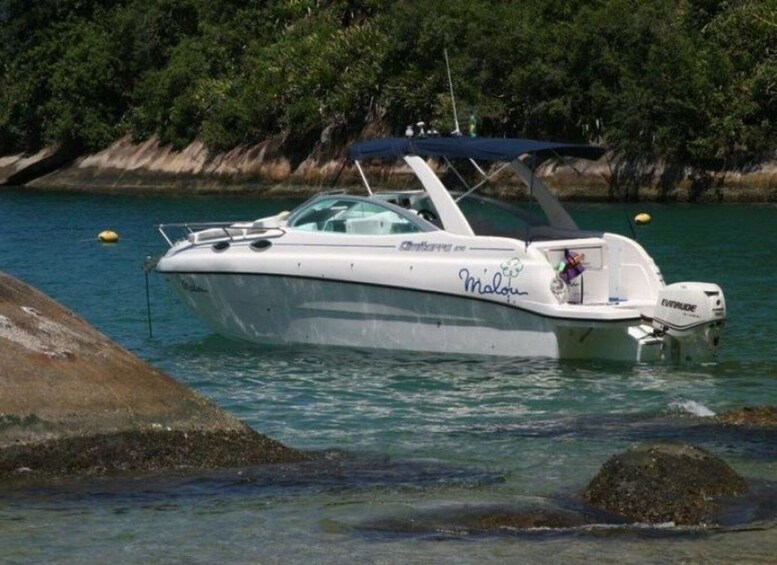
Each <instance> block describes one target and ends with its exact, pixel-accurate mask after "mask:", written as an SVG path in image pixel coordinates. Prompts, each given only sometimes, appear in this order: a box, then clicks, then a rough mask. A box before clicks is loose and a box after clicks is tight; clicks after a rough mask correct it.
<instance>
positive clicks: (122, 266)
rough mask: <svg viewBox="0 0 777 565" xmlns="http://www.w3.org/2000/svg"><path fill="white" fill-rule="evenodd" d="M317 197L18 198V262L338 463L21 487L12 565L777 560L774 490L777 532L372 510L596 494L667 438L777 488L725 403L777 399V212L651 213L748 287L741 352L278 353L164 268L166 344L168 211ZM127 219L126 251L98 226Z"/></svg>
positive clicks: (587, 219) (147, 349)
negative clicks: (629, 456)
mask: <svg viewBox="0 0 777 565" xmlns="http://www.w3.org/2000/svg"><path fill="white" fill-rule="evenodd" d="M293 204H294V203H293V202H290V201H258V200H251V199H236V198H232V199H228V198H223V197H159V196H155V197H148V196H143V197H140V196H137V197H122V196H99V195H75V194H59V193H34V192H33V193H28V192H24V191H9V190H4V191H1V192H0V221H1V222H2V225H3V230H2V232H1V233H2V235H0V243H1V245H0V268H1V269H2V270H4V271H6V272H8V273H10V274H12V275H15V276H17V277H19V278H21V279H23V280H25V281H27V282H29V283H31V284H33V285H35V286H37V287H38V288H40V289H41V290H43V291H44V292H47V293H48V294H50V295H51V296H53V297H54V298H55V299H57V300H59V301H60V302H62V303H64V304H65V305H67V306H68V307H70V308H71V309H73V310H74V311H75V312H77V313H78V314H80V315H81V316H83V317H84V318H86V319H87V320H88V321H90V322H91V323H92V324H94V325H95V326H96V327H98V328H99V329H100V330H101V331H103V332H104V333H106V334H107V335H108V336H109V337H111V338H112V339H114V340H116V341H117V342H119V343H120V344H121V345H123V346H124V347H126V348H128V349H130V350H131V351H133V352H134V353H136V354H138V355H139V356H141V357H142V358H144V359H146V360H148V361H149V362H150V363H152V364H154V365H155V366H157V367H159V368H161V369H162V370H164V371H166V372H168V373H170V374H171V375H173V376H174V377H175V378H177V379H179V380H181V381H182V382H184V383H185V384H187V385H188V386H190V387H192V388H194V389H196V390H198V391H199V392H201V393H202V394H204V395H205V396H207V397H208V398H210V399H211V400H213V401H214V402H215V403H216V404H218V405H219V406H221V407H223V408H224V409H226V410H228V411H229V412H231V413H233V414H235V415H237V416H238V417H240V418H242V419H243V420H245V421H246V422H248V423H249V424H250V425H252V426H254V427H255V428H256V429H258V430H260V431H262V432H264V433H266V434H268V435H270V436H272V437H274V438H277V439H279V440H281V441H284V442H286V443H288V444H290V445H292V446H295V447H299V448H301V449H305V450H310V451H311V452H314V453H316V454H319V455H321V457H322V458H321V459H320V460H319V461H317V462H316V463H314V464H306V465H299V466H287V467H283V466H280V467H276V468H272V469H269V468H257V469H243V470H232V471H225V472H219V473H214V474H209V475H205V476H198V477H187V476H170V477H161V478H160V477H133V478H129V479H122V480H119V481H116V480H107V479H106V480H101V481H91V482H88V483H84V482H79V481H66V480H65V481H61V482H59V483H57V484H55V485H47V486H40V487H28V488H27V489H25V490H21V491H19V490H13V489H10V490H9V489H6V490H5V492H2V493H0V524H2V527H1V528H0V548H2V550H0V557H2V560H3V561H4V562H8V563H29V562H31V561H56V562H63V563H78V562H85V561H93V562H108V561H116V560H120V561H122V562H126V561H129V562H145V561H153V562H163V563H164V562H170V563H180V562H186V563H205V562H208V563H210V562H215V561H219V562H235V563H241V562H245V563H256V562H262V563H287V562H317V563H319V562H331V563H343V562H367V563H372V562H381V563H409V562H413V563H431V562H445V563H484V562H517V561H528V562H532V563H534V562H537V563H542V562H554V563H557V562H586V563H590V562H600V563H602V562H603V563H607V562H613V563H616V562H617V563H628V562H633V563H652V562H655V563H665V562H667V561H689V562H696V561H704V562H734V561H736V562H751V563H772V562H773V560H774V555H777V535H775V531H774V529H773V528H771V527H770V524H771V523H770V522H769V519H770V516H772V514H771V512H772V507H773V505H772V506H770V504H772V503H771V502H767V503H764V504H762V505H761V506H760V507H757V508H759V509H758V510H753V511H752V512H755V513H757V512H760V513H761V514H758V516H760V518H761V522H759V523H760V524H761V527H758V528H752V529H742V528H738V529H737V528H734V529H726V530H721V531H714V532H705V533H704V534H703V535H679V536H665V535H652V534H651V535H638V534H635V533H634V530H629V531H628V532H624V531H623V530H617V531H614V532H609V533H603V532H602V531H599V530H598V531H597V532H595V533H591V532H590V531H588V532H587V533H585V535H582V534H580V532H577V533H573V534H570V533H569V532H568V533H567V534H564V535H546V536H539V537H538V536H482V535H469V534H467V533H466V532H463V533H462V532H460V533H459V534H457V535H443V536H441V535H434V536H426V535H410V536H408V535H406V534H402V533H401V532H394V533H392V532H388V533H387V532H381V533H380V535H377V534H375V533H373V534H370V533H369V532H367V530H365V529H364V525H365V524H371V523H376V522H379V521H381V520H384V519H387V518H391V517H397V516H398V517H404V518H403V519H405V518H408V517H409V518H410V519H415V518H417V517H423V516H434V517H437V516H440V515H443V516H444V515H445V513H446V512H451V513H454V512H458V511H459V510H460V509H461V508H474V507H479V506H478V505H517V506H521V505H526V504H562V505H563V504H567V505H568V504H572V505H574V504H577V502H575V501H576V500H577V498H576V497H577V493H579V492H580V491H581V490H582V488H584V486H585V485H586V483H587V482H588V481H589V480H590V478H591V477H592V476H593V475H594V474H595V473H596V471H597V470H598V468H599V466H600V465H601V464H602V463H603V462H604V461H605V460H606V459H607V457H609V456H610V455H611V454H612V453H614V452H616V451H619V450H621V449H624V448H625V447H627V446H628V445H630V444H631V443H633V442H635V441H641V440H647V439H670V440H671V439H680V440H685V441H691V442H693V443H696V444H699V445H701V446H703V447H705V448H707V449H709V450H711V451H713V452H714V453H716V454H718V455H721V456H723V457H724V458H725V459H726V460H727V461H728V462H729V463H730V464H731V465H732V466H734V467H735V468H736V469H737V470H738V471H740V472H742V473H744V474H745V475H746V476H748V478H750V479H751V481H752V482H753V484H754V485H756V487H757V490H758V492H759V493H766V494H764V497H765V498H764V499H765V500H767V501H770V500H773V498H774V496H773V491H774V486H773V485H774V484H775V483H777V464H776V463H775V462H776V461H777V440H775V434H773V433H765V432H761V431H757V430H735V429H730V428H724V427H721V426H718V425H716V424H715V423H714V421H713V420H712V419H711V418H710V417H709V415H710V414H713V413H718V412H721V411H723V410H726V409H728V408H732V407H739V406H742V405H753V404H764V403H772V404H775V403H777V348H775V337H774V336H775V335H777V316H775V313H777V297H775V293H773V292H772V287H773V286H774V284H773V282H774V277H775V275H774V270H773V269H771V268H770V267H769V266H770V265H774V264H777V250H775V248H774V247H773V246H769V245H767V243H768V242H771V241H773V240H774V229H773V226H774V225H775V220H777V209H776V208H775V207H773V206H755V205H747V206H745V205H742V206H740V205H727V206H683V205H676V206H662V205H649V206H640V208H639V210H640V211H641V210H645V211H647V212H649V213H650V214H651V215H652V216H653V218H654V220H653V223H652V224H650V225H649V226H647V227H645V228H641V229H640V230H639V232H638V235H639V238H640V242H641V243H642V244H643V245H644V246H645V247H646V249H647V250H648V252H650V253H651V254H652V255H653V256H654V258H655V259H656V261H657V262H658V264H659V266H660V267H661V268H662V271H663V274H664V277H665V278H666V279H667V281H668V282H676V281H681V280H710V281H714V282H717V283H719V284H720V285H721V286H722V287H723V289H724V291H725V293H726V298H727V301H728V306H729V314H730V320H729V322H728V324H727V327H726V332H725V340H724V345H723V348H722V351H721V355H720V359H719V360H718V362H717V363H712V364H709V365H705V366H699V367H669V366H649V365H630V364H614V363H603V362H557V361H551V360H544V359H530V360H525V359H497V358H472V357H455V356H441V355H419V354H406V353H405V354H392V353H386V352H371V351H363V350H352V349H337V348H329V349H327V348H303V347H255V346H249V345H244V344H241V343H236V342H232V341H229V340H226V339H223V338H221V337H218V336H215V335H212V334H211V333H210V332H209V331H208V330H207V329H205V328H204V327H203V326H202V325H201V324H200V323H199V322H198V321H197V320H196V319H194V318H193V317H192V316H191V315H190V314H189V313H188V312H187V311H186V310H185V309H184V308H183V306H182V305H181V304H179V303H177V302H176V301H175V300H174V298H173V296H172V295H171V293H170V292H169V291H168V289H166V288H165V286H164V284H163V282H162V281H161V280H159V279H157V278H152V280H151V291H152V305H153V323H154V326H153V327H154V337H153V338H151V339H150V338H149V337H148V335H147V328H146V311H145V296H144V280H143V273H142V271H141V269H140V264H141V261H142V259H143V257H144V256H145V255H153V254H158V253H161V252H163V251H164V249H165V245H164V243H163V242H162V240H161V238H159V237H158V235H157V234H156V233H155V231H154V228H153V226H154V224H157V223H160V222H174V221H185V220H200V221H207V220H220V219H250V218H253V217H259V216H262V215H265V214H267V213H270V212H274V211H278V210H281V209H288V208H290V207H291V206H293ZM571 208H572V210H571V211H572V214H573V215H574V216H575V217H576V219H577V220H578V221H579V223H580V224H581V226H582V227H584V228H604V229H607V230H610V231H615V232H618V233H628V224H627V222H626V218H627V217H628V216H633V215H634V213H635V212H636V211H638V209H637V208H636V207H633V206H626V205H623V206H618V205H574V206H571ZM246 211H248V212H246ZM108 228H110V229H114V230H115V231H117V232H118V233H119V234H120V236H121V240H120V242H119V244H117V245H114V246H109V245H101V244H98V243H97V242H96V241H95V237H96V234H97V233H98V232H99V231H101V230H103V229H108ZM770 493H772V494H770ZM559 501H562V502H559ZM564 501H565V502H564ZM748 508H750V507H748ZM748 511H750V510H748ZM743 512H744V510H743ZM764 525H765V526H764ZM764 527H765V528H766V529H764Z"/></svg>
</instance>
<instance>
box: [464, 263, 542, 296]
mask: <svg viewBox="0 0 777 565" xmlns="http://www.w3.org/2000/svg"><path fill="white" fill-rule="evenodd" d="M459 279H460V280H463V281H464V292H469V293H471V294H479V295H486V294H496V295H498V296H505V297H507V300H508V302H509V301H510V297H512V296H523V295H526V294H529V293H528V292H524V291H521V290H519V289H517V288H515V287H513V286H511V285H512V277H505V276H504V275H502V273H500V272H496V273H494V276H493V277H491V280H490V281H488V280H487V281H486V282H483V280H482V279H481V278H480V277H475V276H473V275H471V274H470V272H469V269H467V268H464V269H461V270H460V271H459ZM505 279H508V281H507V284H506V285H505V283H504V281H505Z"/></svg>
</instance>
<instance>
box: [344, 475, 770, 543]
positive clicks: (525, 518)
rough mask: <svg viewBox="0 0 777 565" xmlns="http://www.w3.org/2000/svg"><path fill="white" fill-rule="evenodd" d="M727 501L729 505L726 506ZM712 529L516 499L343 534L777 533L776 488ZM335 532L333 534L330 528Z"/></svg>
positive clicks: (400, 516) (445, 507)
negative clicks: (638, 520) (646, 521)
mask: <svg viewBox="0 0 777 565" xmlns="http://www.w3.org/2000/svg"><path fill="white" fill-rule="evenodd" d="M725 502H727V501H724V503H725ZM724 506H725V510H724V511H721V512H720V513H718V514H717V515H716V516H715V517H714V519H713V521H712V522H711V523H710V524H705V525H700V526H677V525H675V524H674V523H665V524H643V523H632V522H628V521H626V520H624V519H622V518H620V517H618V516H614V515H612V514H608V513H606V512H602V511H599V510H597V509H595V508H592V507H590V506H587V505H586V504H585V503H583V502H582V501H581V500H580V499H579V498H570V497H564V498H561V497H555V498H554V497H515V498H514V499H513V500H512V502H510V503H501V504H461V503H443V504H437V505H436V507H435V506H432V507H431V508H429V507H428V505H427V507H425V508H424V507H422V508H409V509H407V508H406V509H403V510H401V511H399V512H396V511H395V512H393V513H390V514H388V515H383V516H375V517H371V518H367V519H365V520H362V521H360V522H358V523H348V522H340V523H338V526H339V527H340V528H341V529H342V530H347V531H352V532H354V533H355V534H356V535H360V536H364V537H366V538H368V539H378V540H380V539H397V538H399V539H401V538H420V539H428V540H447V539H480V538H484V537H502V536H509V537H521V538H528V539H534V540H546V539H553V538H559V537H587V538H605V539H606V538H618V539H620V540H624V539H679V540H684V539H694V538H702V537H709V536H712V535H716V534H721V533H726V534H730V533H736V532H746V531H754V530H769V529H774V528H775V527H777V483H773V482H772V483H767V482H757V483H755V484H752V485H751V490H750V492H749V493H748V494H747V495H745V496H743V497H740V498H738V499H737V500H735V501H731V502H730V503H728V504H724ZM330 528H331V529H334V528H333V527H332V526H331V525H330Z"/></svg>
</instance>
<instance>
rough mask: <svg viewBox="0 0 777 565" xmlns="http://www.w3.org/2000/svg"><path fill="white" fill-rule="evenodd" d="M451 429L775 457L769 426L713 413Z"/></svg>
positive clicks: (478, 435)
mask: <svg viewBox="0 0 777 565" xmlns="http://www.w3.org/2000/svg"><path fill="white" fill-rule="evenodd" d="M456 434H457V435H460V436H462V438H470V440H471V441H477V440H478V439H482V438H484V437H489V438H491V437H494V436H507V437H516V438H541V439H557V440H571V439H575V440H597V441H612V442H630V443H635V442H641V441H683V442H687V443H692V444H696V445H700V446H703V447H707V448H708V449H713V450H714V451H715V453H716V454H718V455H721V456H725V455H728V456H734V457H741V458H746V459H756V460H774V459H777V433H775V430H774V429H769V428H755V427H745V426H730V425H725V424H722V423H720V422H718V421H717V420H715V419H714V418H713V417H696V416H690V415H666V414H658V415H655V414H654V415H646V414H641V413H638V414H604V415H593V416H588V415H586V416H581V417H575V418H568V419H564V420H558V419H554V420H551V421H544V422H543V421H540V422H536V421H535V422H532V423H531V424H516V425H514V426H506V427H496V428H481V429H478V428H477V427H473V428H470V429H467V430H462V431H459V432H456Z"/></svg>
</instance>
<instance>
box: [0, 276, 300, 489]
mask: <svg viewBox="0 0 777 565" xmlns="http://www.w3.org/2000/svg"><path fill="white" fill-rule="evenodd" d="M305 458H306V457H305V455H303V454H301V453H300V452H298V451H295V450H293V449H289V448H287V447H286V446H284V445H282V444H280V443H278V442H276V441H273V440H271V439H269V438H267V437H265V436H263V435H261V434H258V433H257V432H255V431H253V430H252V429H250V428H248V427H247V426H246V425H245V424H243V423H242V422H240V421H239V420H237V419H235V418H233V417H232V416H230V415H228V414H226V413H224V412H223V411H221V410H219V409H218V408H216V407H215V406H213V405H212V404H211V403H210V402H208V401H207V400H205V399H204V398H203V397H201V396H199V395H198V394H195V393H194V392H192V391H191V390H189V389H187V388H186V387H184V386H183V385H181V384H179V383H177V382H176V381H174V380H173V379H171V378H170V377H168V376H166V375H164V374H163V373H161V372H160V371H158V370H156V369H154V368H153V367H151V366H150V365H148V364H147V363H145V362H143V361H141V360H140V359H138V358H137V357H135V356H134V355H132V354H130V353H129V352H128V351H126V350H124V349H122V348H121V347H119V346H118V345H116V344H115V343H113V342H111V341H110V340H109V339H108V338H106V337H105V336H103V335H102V334H100V333H99V332H97V331H96V330H95V329H94V328H92V327H91V326H89V324H87V323H86V322H84V321H83V320H82V319H80V318H79V317H78V316H76V315H74V314H73V313H72V312H69V311H67V310H66V309H65V308H63V307H62V306H60V305H59V304H57V303H56V302H54V301H53V300H51V299H50V298H48V297H47V296H45V295H44V294H42V293H40V292H38V291H37V290H35V289H34V288H32V287H30V286H28V285H26V284H24V283H22V282H20V281H18V280H16V279H14V278H12V277H10V276H8V275H5V274H3V273H0V478H2V477H7V476H10V475H15V474H19V473H23V474H28V475H29V474H33V475H35V474H39V475H57V474H96V473H110V472H114V471H130V470H158V469H163V468H179V467H195V468H215V467H223V466H236V465H250V464H256V463H264V462H280V461H299V460H302V459H305Z"/></svg>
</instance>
